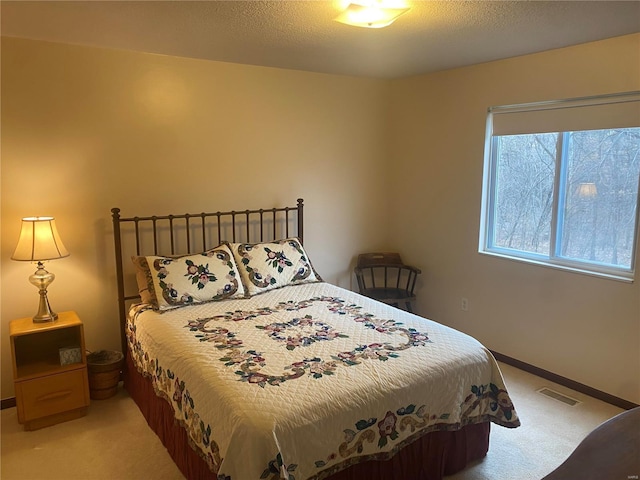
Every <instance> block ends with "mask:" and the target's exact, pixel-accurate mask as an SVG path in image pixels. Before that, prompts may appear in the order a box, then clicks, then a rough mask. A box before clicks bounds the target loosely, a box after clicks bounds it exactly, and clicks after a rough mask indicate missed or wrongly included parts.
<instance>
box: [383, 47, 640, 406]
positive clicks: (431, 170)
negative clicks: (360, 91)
mask: <svg viewBox="0 0 640 480" xmlns="http://www.w3.org/2000/svg"><path fill="white" fill-rule="evenodd" d="M630 90H640V35H630V36H624V37H619V38H615V39H610V40H606V41H601V42H595V43H590V44H585V45H580V46H575V47H571V48H564V49H559V50H554V51H549V52H545V53H540V54H536V55H529V56H523V57H518V58H513V59H508V60H503V61H497V62H491V63H486V64H482V65H476V66H472V67H468V68H461V69H456V70H449V71H445V72H440V73H437V74H432V75H424V76H418V77H413V78H406V79H402V80H397V81H393V82H392V85H391V100H392V102H391V105H392V112H391V120H392V121H391V124H392V125H393V133H392V135H391V138H390V148H391V151H392V152H393V161H394V162H395V163H394V170H393V171H394V172H395V175H394V177H393V182H392V185H391V186H390V190H391V191H394V192H396V193H397V194H396V196H395V197H394V199H395V200H394V202H393V203H392V204H391V208H392V211H395V212H398V214H397V215H396V216H395V217H394V221H393V224H392V227H391V230H392V231H393V232H394V233H395V238H394V240H395V241H396V242H397V245H398V246H402V248H403V250H404V251H405V252H406V256H407V258H410V259H411V261H412V262H413V263H415V264H417V265H419V266H420V267H422V268H423V270H424V272H425V274H424V276H423V285H424V287H423V288H422V289H421V291H420V296H419V311H420V312H421V313H422V314H423V315H424V316H427V317H429V318H432V319H434V320H437V321H439V322H441V323H444V324H447V325H450V326H452V327H454V328H457V329H459V330H462V331H464V332H467V333H469V334H471V335H473V336H475V337H476V338H478V339H479V340H480V341H482V342H483V343H484V344H485V345H486V346H487V347H489V348H491V349H494V350H496V351H498V352H500V353H503V354H505V355H509V356H511V357H514V358H517V359H519V360H522V361H524V362H527V363H530V364H533V365H536V366H538V367H541V368H544V369H547V370H550V371H552V372H554V373H557V374H559V375H563V376H566V377H568V378H571V379H573V380H576V381H578V382H581V383H584V384H587V385H589V386H591V387H594V388H597V389H600V390H603V391H605V392H608V393H610V394H612V395H616V396H619V397H622V398H625V399H627V400H630V401H633V402H636V403H640V282H639V281H638V280H636V282H635V283H633V284H630V283H623V282H619V281H614V280H606V279H601V278H596V277H590V276H585V275H581V274H576V273H568V272H564V271H559V270H553V269H550V268H545V267H539V266H534V265H529V264H524V263H520V262H515V261H510V260H504V259H499V258H495V257H490V256H486V255H481V254H479V253H478V229H479V222H480V198H481V190H482V169H483V151H484V136H485V119H486V112H487V108H488V107H489V106H493V105H507V104H513V103H525V102H535V101H541V100H551V99H562V98H571V97H580V96H588V95H598V94H605V93H614V92H623V91H630ZM407 205H408V206H410V208H406V206H407ZM639 270H640V265H639V261H638V259H636V271H639ZM462 297H466V298H468V299H469V310H468V311H466V312H463V311H462V310H461V308H460V302H461V298H462Z"/></svg>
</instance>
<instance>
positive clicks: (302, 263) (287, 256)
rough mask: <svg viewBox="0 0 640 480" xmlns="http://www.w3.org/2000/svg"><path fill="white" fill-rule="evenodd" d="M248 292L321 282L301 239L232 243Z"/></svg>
mask: <svg viewBox="0 0 640 480" xmlns="http://www.w3.org/2000/svg"><path fill="white" fill-rule="evenodd" d="M229 247H230V248H231V251H232V252H233V256H234V257H235V260H236V263H237V265H238V270H239V271H240V277H241V278H242V281H243V283H244V285H245V290H246V294H247V296H249V297H250V296H252V295H256V294H258V293H262V292H266V291H268V290H273V289H274V288H281V287H286V286H287V285H298V284H301V283H313V282H321V281H322V279H321V278H320V275H318V274H317V273H316V271H315V270H314V269H313V266H312V265H311V261H310V260H309V257H308V256H307V253H306V252H305V251H304V248H303V247H302V244H301V243H300V240H298V239H297V238H288V239H285V240H276V241H274V242H270V243H231V244H229Z"/></svg>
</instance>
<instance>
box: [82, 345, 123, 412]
mask: <svg viewBox="0 0 640 480" xmlns="http://www.w3.org/2000/svg"><path fill="white" fill-rule="evenodd" d="M123 363H124V355H122V353H120V352H116V351H113V350H100V351H97V352H93V353H90V354H89V355H87V367H88V370H89V396H90V397H91V398H92V399H93V400H104V399H106V398H109V397H113V396H114V395H115V394H116V392H117V391H118V382H120V372H121V370H122V365H123Z"/></svg>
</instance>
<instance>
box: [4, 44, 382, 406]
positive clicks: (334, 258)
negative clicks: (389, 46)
mask: <svg viewBox="0 0 640 480" xmlns="http://www.w3.org/2000/svg"><path fill="white" fill-rule="evenodd" d="M387 88H388V85H387V83H386V82H384V81H380V80H367V79H358V78H350V77H341V76H332V75H321V74H313V73H305V72H298V71H290V70H281V69H272V68H261V67H252V66H244V65H234V64H226V63H217V62H206V61H198V60H192V59H184V58H176V57H167V56H159V55H147V54H141V53H132V52H124V51H116V50H103V49H97V48H87V47H77V46H70V45H62V44H54V43H45V42H38V41H28V40H18V39H11V38H3V39H2V151H1V153H2V184H1V186H2V237H1V240H2V246H1V247H2V248H1V261H2V311H1V315H2V317H1V318H2V320H1V327H2V343H1V345H0V349H1V351H2V392H1V395H2V398H6V397H10V396H12V395H13V385H12V372H11V361H10V358H11V357H10V350H9V337H8V324H9V321H10V320H11V319H13V318H20V317H26V316H31V315H33V314H34V313H35V312H36V310H37V300H38V295H37V291H36V289H35V288H34V287H33V286H31V285H30V284H29V282H28V280H27V277H28V276H29V275H30V274H31V273H33V272H34V271H35V267H34V266H33V265H32V264H29V263H23V262H15V261H11V260H10V256H11V254H12V253H13V249H14V248H15V244H16V242H17V239H18V232H19V228H20V218H21V217H24V216H29V215H54V216H55V217H56V223H57V224H58V228H59V230H60V235H61V236H62V239H63V241H64V243H65V245H66V247H67V248H68V249H69V251H70V252H71V256H70V257H68V258H65V259H62V260H56V261H53V262H50V263H48V269H49V270H50V271H52V272H53V273H55V274H56V281H55V282H54V283H53V285H52V286H51V287H50V289H49V298H50V301H51V303H52V307H53V308H54V310H57V311H65V310H76V311H77V312H78V314H79V315H80V317H81V318H82V319H83V320H84V322H85V332H86V340H87V347H88V348H89V349H91V350H97V349H103V348H107V349H116V348H118V347H119V337H118V335H119V332H118V326H117V325H118V317H117V308H116V296H115V280H114V260H113V257H114V254H113V240H112V238H113V237H112V230H111V225H110V209H111V208H112V207H115V206H117V207H120V208H121V209H122V211H123V214H125V215H135V214H154V213H170V212H173V213H184V212H193V211H196V212H200V211H202V210H209V211H211V210H226V209H244V208H260V207H268V206H281V205H294V204H295V201H296V198H298V197H304V199H305V205H306V208H305V214H306V220H307V221H306V222H305V226H306V230H305V233H306V235H305V236H306V242H305V245H306V247H307V249H308V251H309V255H310V257H311V258H312V260H313V262H314V265H315V267H316V268H317V270H318V271H319V273H320V274H321V275H323V276H324V278H325V279H326V280H327V281H330V282H332V283H337V284H339V285H341V286H343V287H347V288H349V287H350V286H351V275H350V267H351V265H352V260H353V257H354V255H355V254H356V253H357V251H359V250H360V249H362V248H376V247H378V246H379V244H377V243H376V242H380V241H381V239H382V238H383V237H384V232H385V231H386V225H385V219H386V218H388V216H387V215H385V214H384V208H385V202H384V199H383V198H384V197H383V196H381V195H380V194H379V192H380V191H381V190H382V189H383V184H382V180H383V178H384V177H383V175H382V167H383V161H384V160H385V158H386V146H385V141H386V138H387V137H386V136H385V124H384V122H385V119H386V102H385V98H386V95H387V93H388V90H387Z"/></svg>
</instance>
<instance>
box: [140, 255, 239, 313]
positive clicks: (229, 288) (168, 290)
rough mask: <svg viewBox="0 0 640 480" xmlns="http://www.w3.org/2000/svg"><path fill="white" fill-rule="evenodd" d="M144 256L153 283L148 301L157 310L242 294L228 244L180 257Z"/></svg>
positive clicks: (237, 296) (236, 269) (236, 296)
mask: <svg viewBox="0 0 640 480" xmlns="http://www.w3.org/2000/svg"><path fill="white" fill-rule="evenodd" d="M138 258H140V257H138ZM144 258H145V259H146V262H147V265H148V269H149V272H150V276H151V281H152V284H153V293H152V294H151V295H150V303H151V305H153V306H154V308H156V309H158V310H168V309H170V308H174V307H179V306H182V305H191V304H195V303H204V302H213V301H219V300H225V299H227V298H242V297H244V296H245V290H244V286H243V284H242V282H241V281H240V275H239V274H238V268H237V266H236V264H235V261H234V259H233V255H231V251H230V250H229V247H228V246H227V245H220V246H218V247H216V248H214V249H212V250H207V251H206V252H202V253H198V254H194V255H187V256H183V257H157V256H147V257H144ZM134 263H135V262H134ZM150 290H151V289H150Z"/></svg>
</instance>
